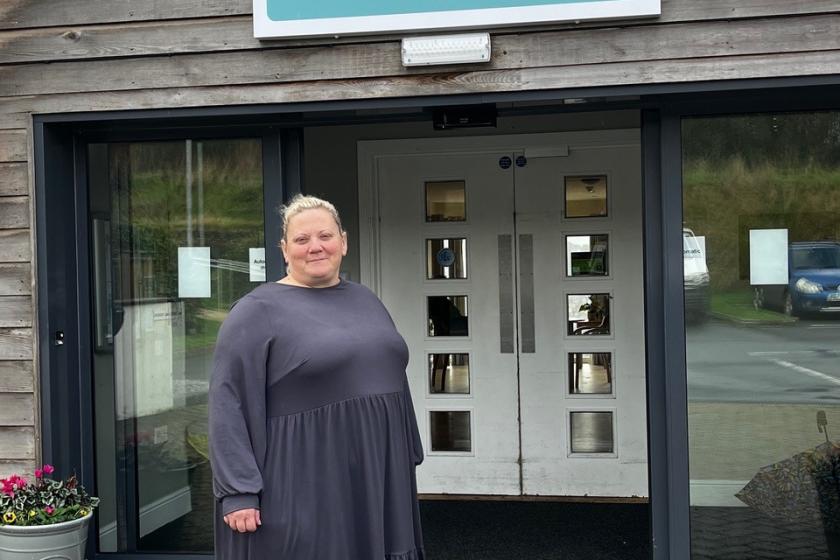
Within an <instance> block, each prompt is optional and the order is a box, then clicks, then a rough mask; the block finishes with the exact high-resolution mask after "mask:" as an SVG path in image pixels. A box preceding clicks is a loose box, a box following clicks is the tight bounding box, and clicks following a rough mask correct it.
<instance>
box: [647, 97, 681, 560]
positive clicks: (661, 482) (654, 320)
mask: <svg viewBox="0 0 840 560" xmlns="http://www.w3.org/2000/svg"><path fill="white" fill-rule="evenodd" d="M660 126H661V120H660V116H659V111H656V110H650V109H649V110H645V111H643V112H642V165H643V167H642V185H643V187H642V193H643V194H642V209H643V210H642V224H643V225H642V228H643V230H644V242H643V250H644V271H645V274H644V277H645V290H644V293H645V363H646V364H647V408H648V415H647V416H648V419H647V429H648V486H649V496H650V512H649V515H650V530H651V551H652V557H653V560H660V559H661V560H667V559H668V558H670V557H671V555H670V553H671V545H670V539H669V533H668V518H669V515H668V514H669V509H670V507H669V503H668V501H669V493H668V488H669V484H668V481H669V479H670V473H669V471H668V444H667V443H668V440H667V433H666V430H665V426H666V425H667V422H668V416H667V408H666V406H665V402H666V400H665V399H666V397H665V391H664V387H665V365H664V361H665V360H664V347H663V345H662V344H661V343H660V341H661V340H662V339H663V338H664V328H663V315H664V313H663V305H662V293H663V289H662V261H663V259H662V230H661V224H662V200H661V197H662V188H661V177H662V174H661V168H660V166H661V145H662V144H661V142H660ZM679 556H680V555H676V557H679Z"/></svg>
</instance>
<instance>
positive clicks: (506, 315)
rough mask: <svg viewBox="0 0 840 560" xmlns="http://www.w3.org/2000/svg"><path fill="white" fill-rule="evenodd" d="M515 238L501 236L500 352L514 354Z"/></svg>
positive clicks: (507, 235) (505, 235) (508, 235)
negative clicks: (513, 245)
mask: <svg viewBox="0 0 840 560" xmlns="http://www.w3.org/2000/svg"><path fill="white" fill-rule="evenodd" d="M512 244H513V236H512V235H510V234H502V235H499V352H501V353H502V354H513V347H514V339H513V334H514V330H513V328H514V327H513V319H514V315H513V313H514V311H513V247H512Z"/></svg>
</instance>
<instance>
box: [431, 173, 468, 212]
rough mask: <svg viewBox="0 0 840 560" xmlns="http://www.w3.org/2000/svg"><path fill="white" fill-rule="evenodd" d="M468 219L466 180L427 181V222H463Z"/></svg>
mask: <svg viewBox="0 0 840 560" xmlns="http://www.w3.org/2000/svg"><path fill="white" fill-rule="evenodd" d="M466 219H467V203H466V183H465V182H464V181H428V182H427V183H426V221H427V222H463V221H464V220H466Z"/></svg>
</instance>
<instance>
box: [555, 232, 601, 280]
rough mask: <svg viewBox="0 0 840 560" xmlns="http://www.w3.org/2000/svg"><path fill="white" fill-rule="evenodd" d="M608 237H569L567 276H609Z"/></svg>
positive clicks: (567, 237)
mask: <svg viewBox="0 0 840 560" xmlns="http://www.w3.org/2000/svg"><path fill="white" fill-rule="evenodd" d="M608 248H609V236H608V235H567V236H566V275H567V276H607V275H608V274H609V269H608V266H609V263H608V261H607V256H608V251H607V249H608Z"/></svg>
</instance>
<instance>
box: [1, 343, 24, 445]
mask: <svg viewBox="0 0 840 560" xmlns="http://www.w3.org/2000/svg"><path fill="white" fill-rule="evenodd" d="M31 359H32V329H10V328H5V327H0V360H31ZM0 457H3V454H2V453H0Z"/></svg>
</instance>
